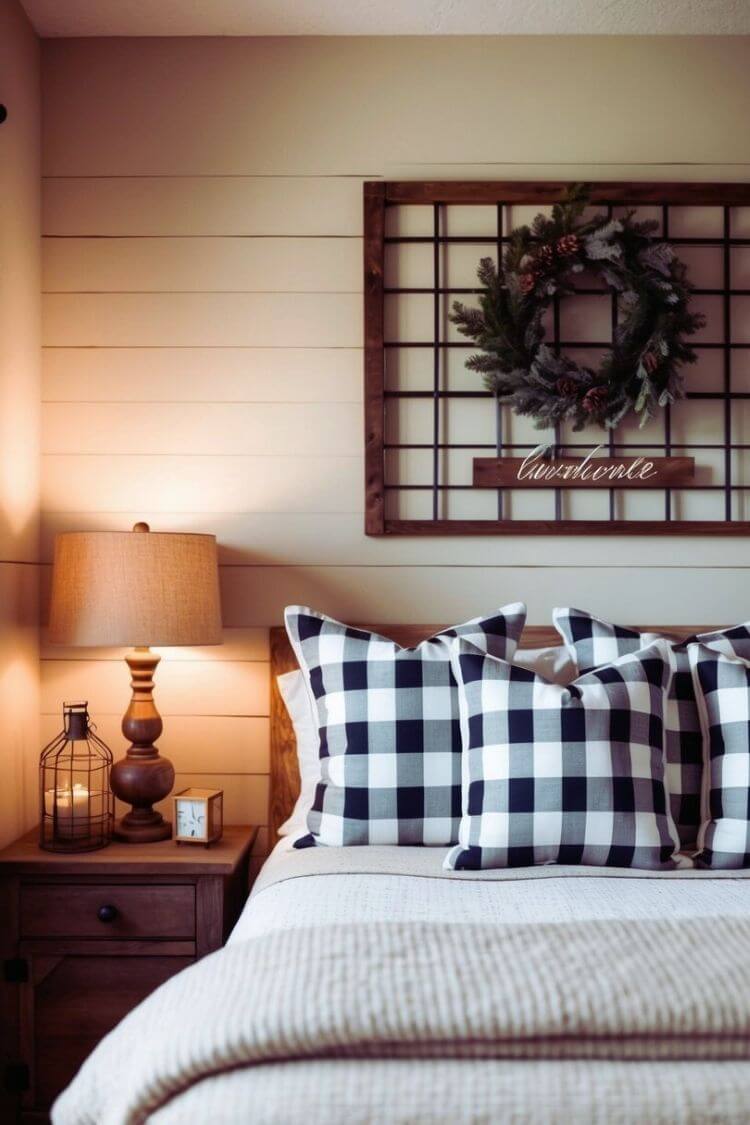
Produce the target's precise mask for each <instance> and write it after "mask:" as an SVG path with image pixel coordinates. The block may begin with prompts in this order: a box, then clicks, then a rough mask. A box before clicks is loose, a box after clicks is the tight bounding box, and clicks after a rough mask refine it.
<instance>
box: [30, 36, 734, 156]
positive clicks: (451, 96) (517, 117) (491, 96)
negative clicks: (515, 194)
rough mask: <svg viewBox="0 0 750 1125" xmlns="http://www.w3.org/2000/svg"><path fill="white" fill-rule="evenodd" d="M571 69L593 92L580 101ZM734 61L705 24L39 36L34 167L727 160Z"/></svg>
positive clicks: (729, 43)
mask: <svg viewBox="0 0 750 1125" xmlns="http://www.w3.org/2000/svg"><path fill="white" fill-rule="evenodd" d="M584 70H585V73H586V80H587V84H588V88H589V89H591V90H594V91H601V92H602V94H601V96H599V97H590V98H584V97H582V92H581V73H582V72H583V71H584ZM746 73H747V67H746V47H745V43H744V41H743V40H742V38H741V37H735V38H734V39H728V38H726V37H721V36H714V37H694V38H690V37H685V36H678V37H671V38H670V37H659V36H651V37H637V36H636V37H630V38H628V37H626V36H614V37H610V38H607V37H599V38H598V39H597V40H596V41H594V40H592V39H591V38H590V37H583V38H578V39H576V38H569V39H565V38H564V37H563V38H560V37H558V36H548V37H545V36H527V37H518V36H474V37H463V38H461V37H456V36H443V37H440V36H434V37H432V38H417V37H409V36H404V37H395V36H390V37H388V36H386V37H381V38H377V37H359V38H349V39H346V38H345V39H342V38H336V37H335V36H333V37H328V38H326V37H322V38H296V39H295V38H286V39H285V38H280V39H255V40H253V39H251V38H246V39H241V38H234V39H232V38H216V39H190V38H183V39H180V38H173V39H170V40H163V39H153V40H149V39H143V38H141V39H110V40H106V41H101V40H88V41H87V40H85V39H84V40H80V39H79V40H70V41H62V40H58V41H54V40H53V41H47V42H46V43H45V44H44V67H43V99H44V113H43V130H44V137H43V152H44V168H45V171H46V172H47V173H56V174H63V175H112V174H115V175H118V174H125V175H149V174H154V173H157V174H169V173H179V174H183V175H191V174H195V173H196V172H200V173H203V174H216V173H222V174H227V173H230V174H236V173H246V172H256V173H272V174H278V173H279V172H291V173H300V172H302V173H305V172H307V173H309V172H326V173H337V172H358V173H361V174H369V173H372V172H373V171H381V170H382V166H383V164H384V162H385V161H386V160H389V161H391V162H392V163H393V164H399V163H401V164H403V163H406V162H410V163H429V164H433V163H434V162H435V161H436V160H441V161H450V162H452V163H454V164H463V163H477V162H479V161H481V160H482V158H483V157H485V156H486V155H487V154H490V157H491V158H492V157H494V158H502V159H506V160H513V161H515V162H518V163H521V164H527V163H532V162H540V161H548V162H552V163H554V162H558V163H565V164H567V165H569V166H570V165H575V164H576V163H578V162H580V163H591V162H595V163H597V164H601V163H602V162H606V163H610V162H615V163H618V164H623V163H631V162H633V161H648V162H651V161H656V162H661V161H664V162H668V161H669V162H671V161H675V162H685V161H686V160H688V159H690V160H696V159H698V160H700V161H702V162H718V163H721V162H724V163H726V162H729V161H743V160H747V159H748V158H749V157H750V140H749V139H748V137H747V135H746V132H745V131H744V130H742V129H733V128H731V127H728V126H727V124H726V123H729V122H732V121H734V120H737V117H738V114H740V113H741V110H742V106H743V104H744V103H743V98H744V96H745V93H746V89H747V86H746V82H747V79H746ZM542 86H543V87H544V88H545V89H548V90H552V91H554V103H553V104H552V105H550V103H549V101H545V100H544V99H541V100H540V87H542ZM466 91H470V95H471V110H472V114H471V128H467V98H466V96H465V95H466ZM186 94H187V96H186ZM708 95H710V96H708ZM655 106H658V112H654V107H655ZM503 107H505V109H506V112H502V108H503ZM619 121H628V122H637V126H638V127H637V128H632V129H628V128H616V127H613V124H612V123H613V122H619ZM717 123H719V124H718V125H717ZM722 126H723V127H722ZM696 138H700V144H699V145H696ZM572 174H573V173H572V171H571V175H572Z"/></svg>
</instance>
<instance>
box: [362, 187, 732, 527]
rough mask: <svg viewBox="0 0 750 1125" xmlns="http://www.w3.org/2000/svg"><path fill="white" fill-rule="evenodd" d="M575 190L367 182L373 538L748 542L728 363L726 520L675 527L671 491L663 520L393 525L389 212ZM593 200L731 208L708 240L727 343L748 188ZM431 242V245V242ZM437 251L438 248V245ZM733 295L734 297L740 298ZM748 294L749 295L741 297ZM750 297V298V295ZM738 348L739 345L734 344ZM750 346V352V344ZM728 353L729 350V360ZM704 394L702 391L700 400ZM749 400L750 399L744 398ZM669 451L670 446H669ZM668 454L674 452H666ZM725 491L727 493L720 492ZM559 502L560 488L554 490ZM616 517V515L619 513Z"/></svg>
mask: <svg viewBox="0 0 750 1125" xmlns="http://www.w3.org/2000/svg"><path fill="white" fill-rule="evenodd" d="M567 186H568V185H567V184H566V183H562V182H560V181H539V182H512V181H511V182H500V181H494V180H477V181H466V180H457V181H392V182H386V181H382V180H377V181H368V182H366V183H365V184H364V323H365V347H364V356H365V364H364V367H365V388H364V401H365V533H366V534H367V535H374V536H381V535H551V534H553V535H554V534H558V535H559V534H565V535H591V534H597V535H603V534H608V535H612V534H615V535H700V534H706V533H710V534H712V535H734V536H736V535H747V534H748V533H750V521H744V520H733V519H731V484H730V483H728V482H729V481H730V480H731V475H730V463H731V453H732V449H731V446H730V441H731V438H728V437H727V434H728V433H729V429H730V425H731V420H730V409H731V398H732V397H737V395H736V394H735V395H734V396H732V394H731V382H730V372H729V369H728V360H727V359H726V358H725V376H724V391H723V393H722V394H719V395H717V396H714V395H711V396H710V397H719V398H723V401H724V446H723V448H724V466H725V485H724V486H723V487H724V490H725V492H726V513H727V518H726V519H724V520H672V519H671V518H670V493H669V490H665V499H666V514H665V518H664V520H618V519H614V518H611V519H609V520H564V519H554V520H509V519H497V520H445V519H431V520H403V519H395V520H394V519H387V518H386V511H385V492H386V485H385V425H384V421H385V415H384V411H385V401H386V387H385V345H386V341H385V334H384V302H385V282H384V267H385V246H386V235H385V213H386V208H387V207H388V206H389V205H396V204H432V205H439V204H451V203H452V204H485V205H486V204H495V205H496V204H498V203H499V202H502V203H503V204H505V205H507V204H539V205H544V204H549V203H552V202H554V201H555V200H557V199H559V198H561V196H562V194H563V192H564V190H565V188H566V187H567ZM591 201H592V202H593V203H603V204H607V205H608V206H612V205H617V204H623V203H633V204H642V205H657V206H661V207H662V208H664V209H666V208H667V207H669V206H711V207H716V206H720V207H723V208H724V213H725V225H724V226H725V229H724V234H723V237H722V238H717V239H711V240H709V241H710V242H712V243H715V244H716V245H723V246H724V249H725V269H724V285H723V289H722V290H721V292H723V293H724V294H725V300H724V305H725V309H724V327H725V341H726V339H728V338H729V331H728V329H729V325H730V321H729V316H730V314H729V309H728V306H729V302H730V297H729V290H730V284H729V281H730V279H729V272H728V265H727V260H728V256H729V255H728V249H727V248H728V247H729V246H730V245H737V244H742V243H746V244H748V245H750V239H745V240H737V239H731V237H730V231H729V227H728V222H729V220H728V208H730V207H739V206H745V207H746V206H750V184H748V183H735V184H732V183H721V184H715V183H705V184H702V183H638V182H600V183H594V184H592V185H591ZM427 241H430V240H429V239H427ZM436 244H437V243H436ZM737 292H738V291H737V290H732V293H737ZM742 292H743V293H744V291H742ZM748 292H750V291H748ZM734 346H736V345H734ZM749 346H750V345H749ZM728 354H729V349H728V348H725V357H726V356H728ZM698 394H699V395H700V392H699V393H698ZM745 397H750V396H745ZM666 444H667V445H668V440H667V443H666ZM667 452H670V450H669V449H667ZM717 487H721V486H717ZM555 491H556V493H557V495H558V496H559V494H560V491H561V489H556V490H555ZM612 510H613V509H612Z"/></svg>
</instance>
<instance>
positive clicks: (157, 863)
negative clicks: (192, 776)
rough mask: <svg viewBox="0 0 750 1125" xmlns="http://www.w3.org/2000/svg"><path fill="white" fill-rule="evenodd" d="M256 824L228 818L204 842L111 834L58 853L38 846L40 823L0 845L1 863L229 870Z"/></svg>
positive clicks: (100, 869)
mask: <svg viewBox="0 0 750 1125" xmlns="http://www.w3.org/2000/svg"><path fill="white" fill-rule="evenodd" d="M257 835H258V829H257V828H256V827H252V826H248V825H236V824H227V825H225V826H224V835H223V836H222V838H221V839H220V840H218V841H217V842H216V843H215V844H211V845H210V847H208V848H206V847H204V846H203V845H202V844H176V843H175V841H174V840H161V841H160V842H159V843H156V844H122V843H119V842H118V841H117V840H114V841H113V842H112V843H111V844H109V845H108V846H107V847H106V848H100V849H99V850H98V851H95V852H77V853H74V854H70V853H68V854H63V853H61V852H47V851H43V850H42V848H40V847H39V829H38V828H33V829H32V830H31V831H30V832H27V833H26V835H25V836H21V837H20V839H18V840H16V842H15V843H14V844H11V845H10V846H9V847H7V848H5V849H4V850H3V851H0V869H2V870H3V871H5V872H6V873H10V872H14V873H17V874H23V873H25V874H31V873H33V874H37V875H39V874H49V875H53V874H55V875H96V874H99V873H101V874H102V875H105V874H109V875H139V874H142V875H166V874H169V873H170V872H171V873H172V874H183V875H201V874H202V875H230V874H231V873H232V872H233V871H234V870H235V869H236V867H237V866H238V864H239V863H240V862H241V861H242V859H243V857H244V856H245V854H246V852H248V851H249V849H250V848H251V847H252V845H253V844H254V842H255V838H256V836H257Z"/></svg>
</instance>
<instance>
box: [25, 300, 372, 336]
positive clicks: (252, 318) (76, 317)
mask: <svg viewBox="0 0 750 1125" xmlns="http://www.w3.org/2000/svg"><path fill="white" fill-rule="evenodd" d="M42 314H43V320H42V325H43V343H44V344H45V345H46V346H57V347H81V346H83V347H130V346H133V345H135V346H138V347H153V346H156V347H173V346H175V345H177V346H180V347H232V346H237V345H239V346H243V347H281V348H284V347H312V348H337V347H339V348H354V347H359V346H360V344H361V342H362V298H361V297H360V296H359V295H358V294H350V293H148V294H140V293H80V294H71V293H50V294H47V296H45V297H44V298H43V300H42Z"/></svg>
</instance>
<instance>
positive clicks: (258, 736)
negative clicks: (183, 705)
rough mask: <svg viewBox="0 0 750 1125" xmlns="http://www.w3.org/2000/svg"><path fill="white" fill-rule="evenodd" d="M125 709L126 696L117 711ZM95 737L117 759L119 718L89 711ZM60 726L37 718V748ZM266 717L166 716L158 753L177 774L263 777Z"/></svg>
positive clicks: (57, 720) (50, 718)
mask: <svg viewBox="0 0 750 1125" xmlns="http://www.w3.org/2000/svg"><path fill="white" fill-rule="evenodd" d="M126 706H127V696H126V697H125V698H124V699H123V701H122V709H123V711H124V710H125V707H126ZM90 714H91V720H92V722H93V723H95V724H96V733H97V734H98V735H99V737H100V738H103V739H104V741H105V742H106V743H107V745H108V746H109V748H110V750H111V751H112V753H113V754H114V755H115V757H116V758H118V757H120V756H121V754H122V753H123V751H124V749H125V747H126V745H127V742H126V740H125V738H124V737H123V734H122V731H121V730H120V724H121V722H122V716H121V715H107V714H102V713H101V712H95V711H93V709H92V710H91V712H90ZM61 728H62V717H61V715H60V714H55V715H42V717H41V734H40V745H45V744H46V743H47V742H49V741H50V740H51V739H52V738H54V737H55V735H56V734H58V733H59V731H60V730H61ZM268 746H269V737H268V719H266V718H262V717H253V718H249V717H239V716H235V715H211V716H206V715H191V716H189V717H186V716H184V715H171V716H169V718H167V719H166V720H165V723H164V733H163V734H162V735H161V737H160V738H159V750H160V751H161V753H162V754H163V755H164V756H165V757H166V758H169V759H170V761H171V762H172V764H173V765H174V767H175V769H176V770H178V771H179V772H180V773H204V772H206V771H215V770H221V772H222V773H231V774H264V773H268Z"/></svg>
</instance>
